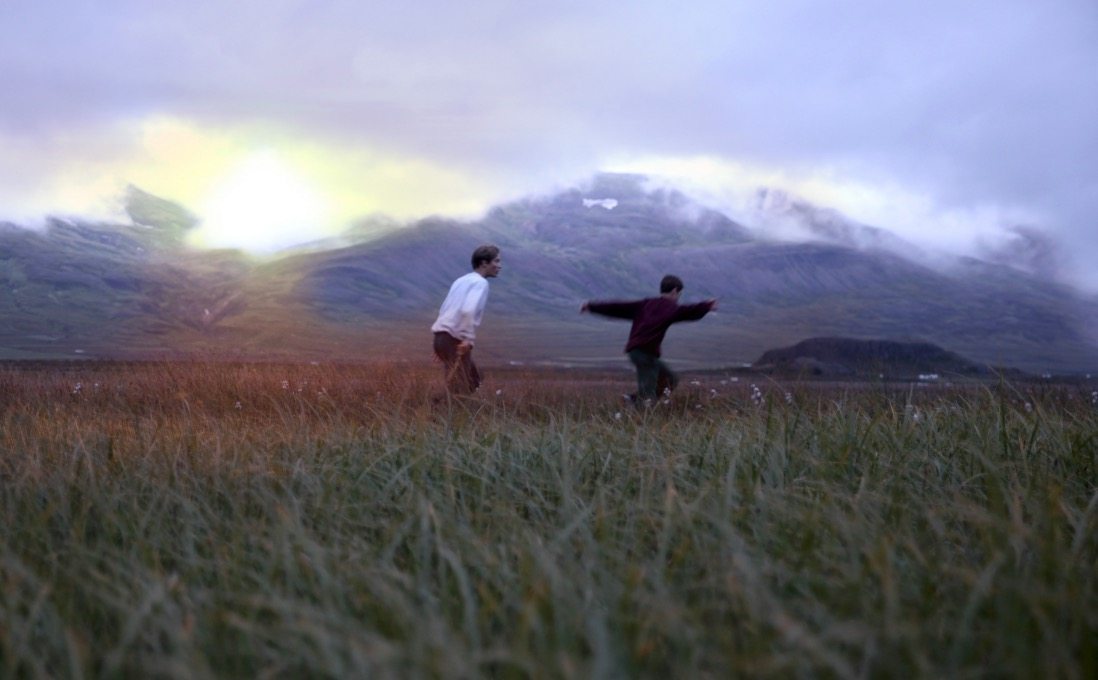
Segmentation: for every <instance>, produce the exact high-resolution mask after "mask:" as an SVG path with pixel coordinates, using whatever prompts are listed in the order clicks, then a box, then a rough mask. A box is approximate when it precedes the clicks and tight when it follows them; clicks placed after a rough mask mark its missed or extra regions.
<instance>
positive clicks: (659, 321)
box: [587, 297, 711, 357]
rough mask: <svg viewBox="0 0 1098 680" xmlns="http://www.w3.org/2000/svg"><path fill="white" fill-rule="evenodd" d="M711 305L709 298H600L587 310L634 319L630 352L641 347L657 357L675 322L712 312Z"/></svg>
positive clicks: (691, 319) (627, 349) (628, 349)
mask: <svg viewBox="0 0 1098 680" xmlns="http://www.w3.org/2000/svg"><path fill="white" fill-rule="evenodd" d="M710 308H711V306H710V303H708V302H699V303H697V304H694V305H680V304H679V303H677V302H675V301H674V300H670V299H668V298H665V297H654V298H645V299H643V300H631V301H629V302H618V301H609V300H597V301H594V302H588V303H587V310H588V311H591V312H594V313H595V314H602V315H603V316H612V317H615V318H618V319H632V320H633V327H632V328H631V329H630V330H629V341H628V342H626V343H625V351H626V352H630V351H632V350H635V349H639V350H643V351H645V352H648V353H649V354H651V355H653V356H657V357H658V356H659V355H660V344H661V343H663V336H664V335H666V333H667V329H668V328H670V327H671V324H673V323H677V322H679V321H697V320H698V319H700V318H702V317H703V316H705V315H706V314H708V313H709V310H710Z"/></svg>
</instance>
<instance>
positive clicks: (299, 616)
mask: <svg viewBox="0 0 1098 680" xmlns="http://www.w3.org/2000/svg"><path fill="white" fill-rule="evenodd" d="M438 377H439V376H438V375H436V371H435V369H434V368H433V367H428V366H405V365H389V366H329V365H308V364H306V365H230V364H218V363H212V362H211V363H208V364H135V365H122V364H104V365H91V364H88V365H79V364H73V365H52V366H50V365H45V366H40V367H23V368H20V367H18V366H8V367H6V368H3V369H0V514H2V516H3V518H4V521H3V523H2V528H0V675H3V676H5V677H23V676H30V677H88V676H95V677H98V676H107V677H112V676H137V677H147V676H167V677H188V678H191V677H213V676H217V677H224V676H239V677H259V676H264V677H271V676H274V677H297V676H301V675H310V676H339V677H358V676H371V677H418V676H430V677H437V676H444V677H470V676H472V677H476V676H501V677H592V676H594V677H621V676H624V677H668V676H676V677H705V676H722V677H727V676H730V675H732V676H736V675H751V676H776V677H789V676H808V677H815V676H825V677H826V676H836V677H853V676H885V677H911V676H922V677H964V676H974V675H975V676H983V675H993V676H1015V677H1068V678H1072V677H1075V678H1086V677H1095V675H1096V674H1098V651H1096V650H1098V570H1096V564H1098V491H1096V489H1098V485H1096V480H1098V408H1096V405H1095V404H1094V403H1093V399H1094V397H1092V395H1091V392H1090V389H1092V388H1086V389H1084V388H1082V387H1047V386H1046V387H1039V388H1037V387H1030V386H1024V385H1023V386H1011V385H991V386H980V385H970V386H965V387H954V388H941V387H935V388H914V387H909V386H899V385H898V386H834V385H832V386H811V385H799V386H790V385H781V384H776V383H768V384H765V385H764V384H759V385H758V388H757V390H755V389H752V386H751V385H750V384H748V383H747V382H746V381H743V380H741V381H739V382H732V381H730V379H729V378H727V377H718V376H709V377H699V378H698V379H697V383H698V384H693V385H692V384H689V381H687V383H686V384H684V385H683V386H682V388H681V390H680V392H679V393H677V394H676V395H675V397H674V399H672V400H670V401H669V403H666V404H664V403H661V404H659V405H657V406H655V407H654V408H651V409H648V410H640V411H638V410H634V409H626V408H624V407H623V404H622V403H621V401H620V397H619V395H620V392H621V391H623V390H624V389H626V388H628V381H627V378H628V374H621V375H616V374H615V375H611V376H587V375H582V374H574V375H569V374H559V373H557V374H553V373H535V372H527V373H520V372H503V371H497V372H494V373H493V374H492V376H491V379H490V381H489V383H488V384H486V385H485V389H484V390H483V394H482V395H480V396H479V397H478V398H474V399H464V400H454V401H450V400H445V399H443V400H436V399H434V397H436V396H437V393H438V390H439V380H438ZM722 381H723V382H722ZM497 390H499V393H498V394H497V393H496V392H497Z"/></svg>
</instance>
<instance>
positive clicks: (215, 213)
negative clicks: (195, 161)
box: [193, 151, 330, 252]
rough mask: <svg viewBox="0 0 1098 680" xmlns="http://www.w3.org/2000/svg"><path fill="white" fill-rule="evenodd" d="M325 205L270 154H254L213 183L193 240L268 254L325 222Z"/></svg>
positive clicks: (312, 189)
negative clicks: (266, 252) (200, 223)
mask: <svg viewBox="0 0 1098 680" xmlns="http://www.w3.org/2000/svg"><path fill="white" fill-rule="evenodd" d="M329 213H330V208H329V207H328V201H327V200H326V199H325V197H324V196H323V195H322V194H321V192H320V191H319V190H317V189H316V188H315V187H314V186H312V184H311V183H310V182H309V181H308V180H306V179H305V178H303V177H302V176H301V175H300V174H299V173H297V172H296V171H295V170H294V169H293V168H291V167H290V166H289V165H287V164H286V163H284V162H283V161H282V160H281V159H280V158H279V157H278V155H277V154H276V153H275V152H273V151H264V152H260V153H256V154H254V155H252V156H249V157H247V158H245V159H244V160H243V161H242V162H240V163H239V164H237V165H236V166H235V167H233V168H232V169H231V170H230V172H229V173H228V175H227V176H225V177H224V178H223V179H222V180H220V181H218V182H216V183H215V184H214V187H213V190H212V192H211V194H210V196H209V198H208V199H207V201H206V202H205V203H204V205H202V206H201V207H200V208H199V214H200V216H201V217H202V225H201V227H200V228H199V229H198V231H197V232H196V234H195V235H194V236H193V238H194V240H195V241H197V242H199V243H201V244H202V245H206V246H214V247H235V248H244V249H247V250H252V251H258V252H263V251H268V252H269V251H273V250H277V249H279V248H284V247H287V246H290V245H293V244H295V243H299V242H300V240H301V234H303V233H310V232H314V231H315V230H316V225H324V224H327V223H328V222H329V220H330V216H329Z"/></svg>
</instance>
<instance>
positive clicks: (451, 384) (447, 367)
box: [434, 333, 480, 394]
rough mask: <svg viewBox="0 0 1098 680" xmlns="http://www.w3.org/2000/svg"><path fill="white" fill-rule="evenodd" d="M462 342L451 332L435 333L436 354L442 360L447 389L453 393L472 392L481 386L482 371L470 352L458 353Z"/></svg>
mask: <svg viewBox="0 0 1098 680" xmlns="http://www.w3.org/2000/svg"><path fill="white" fill-rule="evenodd" d="M460 342H461V341H460V340H458V339H457V338H455V337H453V336H452V335H450V334H449V333H435V348H434V349H435V356H437V357H438V358H439V360H440V361H441V362H442V371H443V375H444V376H445V379H446V390H447V391H448V392H450V393H451V394H470V393H472V392H473V391H475V390H476V389H477V387H479V386H480V372H479V371H477V367H476V364H474V363H473V358H472V357H471V356H469V354H470V353H469V352H465V353H464V354H458V351H457V348H458V344H460Z"/></svg>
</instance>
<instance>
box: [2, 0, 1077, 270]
mask: <svg viewBox="0 0 1098 680" xmlns="http://www.w3.org/2000/svg"><path fill="white" fill-rule="evenodd" d="M0 19H2V20H3V25H5V26H8V27H10V28H9V33H8V35H7V36H6V39H5V40H4V41H3V42H2V43H0V73H3V74H4V75H3V76H2V77H3V79H4V81H5V85H6V86H7V89H8V90H9V91H11V92H13V96H12V97H11V100H10V103H8V102H6V104H5V107H4V110H3V111H2V112H0V131H7V132H8V133H9V134H20V135H28V134H29V135H40V136H42V138H43V139H47V138H49V137H50V136H51V135H53V134H55V133H54V131H55V130H57V129H67V128H69V127H71V126H88V125H94V124H96V123H97V122H103V121H110V120H112V119H113V118H115V117H118V116H132V115H134V114H135V112H136V113H140V112H142V111H163V112H168V113H173V114H176V115H181V116H186V117H190V118H195V119H198V120H205V121H214V122H218V123H226V124H233V123H234V122H236V121H247V120H261V121H269V122H272V123H275V124H284V125H286V126H289V127H291V128H293V129H300V130H302V131H303V132H304V133H306V134H313V135H315V136H318V137H331V138H334V139H340V140H348V141H349V142H350V143H363V144H370V145H373V146H375V147H378V148H386V149H390V150H393V151H396V152H406V153H413V154H417V155H420V156H426V157H431V158H434V159H437V160H438V161H440V162H444V163H451V164H461V165H464V166H468V167H470V168H475V169H477V170H478V171H486V172H494V173H496V174H501V175H503V174H508V175H513V174H522V173H528V174H530V175H531V176H537V177H539V178H540V177H543V176H545V174H546V173H547V170H546V168H549V169H559V170H560V171H561V172H565V171H566V170H567V171H575V170H578V169H581V168H589V169H591V170H594V169H595V167H594V166H595V165H597V163H598V161H599V160H600V159H602V158H605V157H608V156H611V155H614V154H621V153H636V154H642V155H643V154H666V155H691V154H705V155H712V156H720V157H727V158H731V159H735V160H743V161H748V162H759V163H766V164H770V165H784V164H788V165H791V166H795V167H798V168H811V167H821V168H826V169H830V170H834V171H837V172H842V173H849V174H851V175H852V176H853V177H854V178H856V179H860V180H862V181H883V182H889V183H894V184H900V185H905V186H910V187H912V189H913V190H914V191H917V192H924V193H926V194H928V195H931V196H933V197H934V198H935V199H936V200H938V201H940V202H941V203H942V206H943V208H947V209H948V208H957V207H964V206H966V205H988V204H999V205H1004V206H1019V207H1021V208H1024V209H1028V210H1032V211H1034V212H1039V213H1041V214H1043V215H1047V218H1048V220H1049V224H1047V225H1044V226H1046V227H1047V228H1048V229H1050V230H1052V231H1053V232H1055V233H1056V234H1058V235H1059V236H1060V237H1062V238H1064V239H1069V240H1070V241H1071V243H1072V247H1071V248H1070V249H1069V250H1071V251H1073V252H1076V253H1084V254H1088V255H1089V257H1090V258H1091V259H1093V258H1094V257H1095V256H1098V242H1096V239H1098V237H1096V236H1095V235H1094V232H1093V229H1092V228H1091V223H1092V222H1093V216H1094V215H1095V210H1096V209H1098V205H1096V203H1098V199H1096V198H1095V193H1096V187H1098V165H1096V164H1095V163H1094V162H1093V160H1092V159H1093V158H1095V157H1098V126H1096V124H1095V122H1094V121H1096V120H1098V68H1095V64H1098V5H1095V4H1094V3H1093V0H1075V1H1072V0H1053V1H1051V2H1047V3H1033V2H1028V1H1027V0H1007V1H1005V2H991V1H988V0H977V1H976V2H965V3H956V2H946V1H944V0H930V1H927V2H896V3H877V2H869V1H865V2H852V1H846V2H835V3H818V2H810V1H808V0H790V1H786V2H775V3H727V2H723V1H721V2H712V3H678V4H677V5H676V4H673V3H664V2H625V1H621V2H611V3H580V2H569V1H565V2H554V3H515V2H506V1H503V0H499V1H493V2H476V3H452V2H421V3H361V2H297V1H292V2H291V1H288V0H277V1H271V0H268V1H267V2H257V1H247V2H234V3H220V2H205V1H204V2H165V3H155V4H153V3H143V2H137V1H131V0H127V1H119V2H112V3H110V4H109V5H103V4H97V3H64V4H57V5H56V6H54V3H43V2H39V1H36V2H26V1H25V0H13V2H9V3H4V4H3V5H2V6H0ZM881 226H887V225H881ZM1077 269H1080V270H1081V269H1082V268H1081V267H1078V266H1077ZM1095 283H1096V284H1098V279H1096V280H1095Z"/></svg>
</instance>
